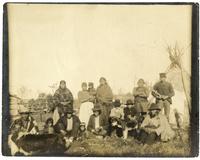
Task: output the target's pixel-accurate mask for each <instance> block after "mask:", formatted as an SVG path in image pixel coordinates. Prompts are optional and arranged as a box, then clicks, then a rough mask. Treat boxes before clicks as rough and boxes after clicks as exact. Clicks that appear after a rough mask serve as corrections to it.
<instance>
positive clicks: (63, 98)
mask: <svg viewBox="0 0 200 160" xmlns="http://www.w3.org/2000/svg"><path fill="white" fill-rule="evenodd" d="M54 105H55V107H56V108H55V110H54V116H53V120H54V122H53V123H54V124H55V123H56V122H57V121H58V119H59V118H60V117H61V116H62V114H63V107H69V108H73V95H72V93H71V91H70V90H69V89H68V88H67V87H66V82H65V81H64V80H61V81H60V85H59V88H58V89H57V90H56V92H55V94H54Z"/></svg>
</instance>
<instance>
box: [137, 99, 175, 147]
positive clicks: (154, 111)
mask: <svg viewBox="0 0 200 160" xmlns="http://www.w3.org/2000/svg"><path fill="white" fill-rule="evenodd" d="M160 110H161V109H160V108H159V107H158V105H157V104H155V103H152V104H151V106H150V108H149V112H148V115H147V116H146V117H145V119H144V121H143V122H142V125H141V132H140V136H139V140H140V141H141V142H142V143H143V144H149V145H151V144H153V143H155V142H156V141H157V140H161V141H164V142H166V141H169V140H170V139H172V138H173V137H174V136H175V133H174V131H173V130H172V129H171V127H170V124H169V122H168V120H167V118H166V116H165V115H163V114H161V113H160Z"/></svg>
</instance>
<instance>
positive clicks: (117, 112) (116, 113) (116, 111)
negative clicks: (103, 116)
mask: <svg viewBox="0 0 200 160" xmlns="http://www.w3.org/2000/svg"><path fill="white" fill-rule="evenodd" d="M110 117H116V118H121V119H124V109H123V108H122V107H117V108H113V109H112V110H111V113H110Z"/></svg>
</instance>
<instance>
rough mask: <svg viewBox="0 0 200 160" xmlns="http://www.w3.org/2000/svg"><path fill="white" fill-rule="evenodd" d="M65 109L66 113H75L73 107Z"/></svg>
mask: <svg viewBox="0 0 200 160" xmlns="http://www.w3.org/2000/svg"><path fill="white" fill-rule="evenodd" d="M63 109H64V112H65V113H73V112H74V111H73V109H72V108H71V107H64V108H63Z"/></svg>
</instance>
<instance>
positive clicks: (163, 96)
mask: <svg viewBox="0 0 200 160" xmlns="http://www.w3.org/2000/svg"><path fill="white" fill-rule="evenodd" d="M161 98H162V99H163V100H166V99H167V98H169V97H168V96H165V95H162V96H161Z"/></svg>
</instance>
